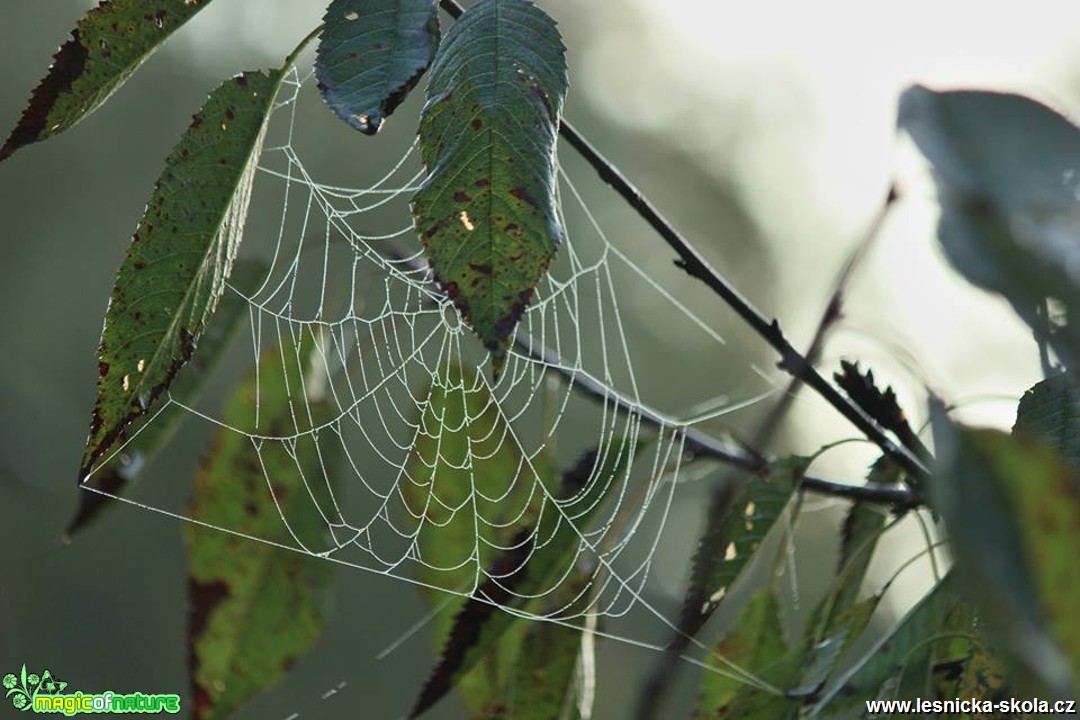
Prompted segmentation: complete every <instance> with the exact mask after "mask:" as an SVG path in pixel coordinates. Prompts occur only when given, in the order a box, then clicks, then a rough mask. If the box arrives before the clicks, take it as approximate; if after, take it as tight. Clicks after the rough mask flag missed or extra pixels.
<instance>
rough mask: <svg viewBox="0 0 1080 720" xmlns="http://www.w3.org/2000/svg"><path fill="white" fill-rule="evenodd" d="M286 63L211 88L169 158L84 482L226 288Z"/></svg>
mask: <svg viewBox="0 0 1080 720" xmlns="http://www.w3.org/2000/svg"><path fill="white" fill-rule="evenodd" d="M282 76H283V71H282V70H274V71H272V72H246V73H243V74H242V75H237V76H236V77H234V78H231V79H229V80H226V81H225V82H224V83H222V84H221V85H220V86H219V87H218V88H217V89H215V90H214V91H213V92H212V93H211V94H210V97H209V98H208V99H207V101H206V104H205V105H204V106H203V108H202V110H201V111H199V113H198V114H197V115H195V117H194V120H193V121H192V124H191V127H189V128H188V130H187V131H186V132H185V133H184V136H183V137H182V138H181V140H180V142H179V143H178V144H177V145H176V147H175V148H173V150H172V152H171V153H170V154H169V157H168V158H167V159H166V161H165V170H164V172H163V173H162V174H161V177H160V178H159V179H158V181H157V185H156V187H155V189H154V192H153V195H151V197H150V201H149V203H148V204H147V206H146V211H145V213H144V214H143V217H142V219H141V220H140V221H139V226H138V228H137V229H136V230H135V235H134V236H133V237H132V240H131V245H130V247H129V249H128V253H127V256H126V257H125V258H124V262H123V264H122V265H121V266H120V271H119V273H118V275H117V279H116V284H115V286H114V287H113V291H112V297H111V298H110V301H109V308H108V310H107V311H106V314H105V328H104V330H103V331H102V334H101V344H100V346H99V347H98V392H97V400H96V401H95V405H94V412H93V416H92V418H91V422H90V433H89V437H88V438H87V442H86V450H85V451H84V453H83V458H82V465H81V467H80V471H79V479H80V480H82V479H84V478H85V477H87V476H88V475H89V474H90V472H91V471H92V470H93V469H94V466H95V464H96V463H97V462H98V461H99V460H101V459H102V457H103V456H104V455H105V454H106V453H107V452H109V451H110V450H111V449H112V448H113V447H114V446H115V445H116V443H117V441H119V440H121V439H123V438H124V437H125V434H126V433H127V430H128V428H129V426H130V425H131V423H132V421H134V420H136V419H137V418H139V417H140V416H143V415H145V414H146V413H147V412H148V411H149V410H150V409H151V407H153V405H154V403H155V401H156V400H158V398H160V397H161V395H162V394H163V393H164V392H165V391H166V390H167V389H168V388H169V386H170V385H171V384H172V382H173V380H174V379H175V377H176V375H177V373H178V372H179V371H180V368H182V367H183V366H184V365H185V364H186V363H187V362H188V360H189V359H190V358H191V354H192V353H193V352H194V350H195V346H196V344H197V343H198V342H199V339H200V337H201V336H202V334H203V331H204V330H205V329H206V325H207V323H208V322H209V321H210V318H211V316H212V315H213V313H214V310H215V308H216V307H217V303H218V299H219V298H220V297H221V295H222V293H223V292H224V290H225V283H226V281H227V280H228V278H229V274H230V272H231V271H232V266H233V262H234V260H235V258H236V253H237V249H238V248H239V245H240V240H241V237H242V234H243V227H244V220H245V218H246V216H247V209H248V201H249V199H250V196H251V185H252V182H253V180H254V175H255V169H256V166H257V164H258V158H259V152H260V149H261V146H262V139H263V136H264V134H265V130H266V123H267V119H268V117H269V115H270V110H271V108H272V107H273V103H274V98H275V96H276V95H277V92H278V89H279V87H280V83H281V79H282Z"/></svg>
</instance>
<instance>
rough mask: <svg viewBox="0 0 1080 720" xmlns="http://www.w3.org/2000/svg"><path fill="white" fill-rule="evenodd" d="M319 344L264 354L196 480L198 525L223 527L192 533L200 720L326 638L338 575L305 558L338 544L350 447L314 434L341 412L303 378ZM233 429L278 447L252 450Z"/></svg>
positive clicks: (193, 527)
mask: <svg viewBox="0 0 1080 720" xmlns="http://www.w3.org/2000/svg"><path fill="white" fill-rule="evenodd" d="M313 346H314V343H312V342H310V340H306V341H305V342H303V343H301V344H300V345H299V346H297V345H294V344H293V343H292V341H289V342H287V343H286V345H285V346H283V347H282V348H280V349H279V348H271V349H270V350H268V351H267V352H266V353H264V354H263V356H262V358H261V360H260V363H259V366H258V374H257V376H256V375H255V374H253V375H251V376H249V377H248V378H247V379H246V380H245V381H244V382H243V384H241V385H240V387H239V388H238V389H237V390H236V392H235V393H234V395H233V396H232V398H231V399H230V400H229V402H228V405H227V406H226V408H225V413H224V416H223V423H224V426H225V427H224V428H223V429H222V430H221V431H220V432H218V434H217V435H216V436H215V438H214V443H213V446H212V448H211V451H210V453H209V456H208V457H207V459H206V461H205V462H204V465H203V467H202V469H201V470H200V472H199V474H198V477H197V478H196V480H195V493H194V498H193V502H192V507H191V518H192V519H193V520H195V521H198V522H201V523H205V524H207V525H210V526H211V527H212V528H223V529H225V530H216V529H211V528H207V527H202V526H200V525H197V524H195V523H186V524H185V525H184V535H185V538H186V541H187V547H188V602H189V603H190V615H189V623H188V643H189V645H188V649H189V657H188V662H189V669H190V672H191V682H192V688H193V690H192V692H193V697H194V704H195V710H194V714H195V717H196V718H198V719H199V720H209V719H210V718H225V717H229V716H231V715H232V713H233V712H235V711H236V709H237V708H239V707H240V706H242V705H243V704H244V703H245V702H246V701H247V700H248V699H250V698H251V696H252V695H254V694H255V693H256V692H258V691H260V690H263V689H265V688H267V687H270V686H271V685H273V684H275V683H276V682H277V681H278V680H280V679H281V677H282V676H283V675H284V673H285V672H286V671H287V670H288V669H289V668H290V667H292V665H293V664H294V663H295V662H296V660H297V659H298V658H299V657H300V656H302V655H303V654H304V653H306V652H307V651H308V650H309V649H310V648H311V646H312V645H313V644H314V643H315V641H316V639H317V638H318V637H319V634H320V633H321V632H322V629H323V619H324V618H323V611H322V608H321V602H320V595H321V594H323V593H325V592H326V591H327V590H328V584H329V581H330V579H331V577H332V569H333V566H332V565H331V564H330V563H328V562H326V561H325V560H322V559H317V558H313V557H310V556H308V555H307V553H319V552H325V551H327V550H329V549H331V548H333V547H334V544H333V539H332V538H331V537H330V529H329V526H328V524H327V520H326V518H327V517H339V515H338V514H337V511H336V505H335V500H334V491H333V488H332V484H333V478H334V475H335V473H334V468H335V467H336V466H337V464H338V460H339V459H340V457H341V450H342V448H341V439H340V438H339V437H338V436H337V435H336V434H334V432H333V431H331V430H322V431H320V430H318V428H319V427H320V426H322V425H324V424H325V423H327V422H329V421H330V420H331V419H333V417H334V415H335V408H334V407H333V406H332V404H331V403H329V402H327V401H326V400H325V399H323V398H320V397H317V396H316V395H315V394H314V393H312V392H310V390H306V389H305V383H304V382H303V381H302V380H301V377H302V375H303V373H304V367H303V366H304V364H305V363H306V362H308V361H309V359H310V357H311V356H312V353H313V352H315V351H313ZM308 380H309V382H307V387H308V388H309V389H310V388H311V387H314V385H315V383H313V382H310V378H308ZM256 403H257V404H258V408H259V410H258V425H257V427H256V426H255V425H254V424H253V420H252V418H253V415H254V414H255V411H254V407H255V405H256ZM298 407H304V408H307V410H308V411H310V414H309V413H308V412H294V408H298ZM232 428H240V429H242V430H246V431H247V432H257V433H258V435H259V436H260V437H263V438H271V439H265V440H261V441H260V442H258V443H253V441H252V437H250V436H249V435H248V434H246V433H245V432H237V431H236V430H234V429H232ZM272 438H286V439H283V440H280V441H279V440H276V439H272ZM226 530H227V531H226ZM243 535H246V536H249V537H243ZM250 538H256V539H258V540H262V541H264V543H267V544H264V543H260V542H255V541H253V540H251V539H250ZM269 543H272V544H269ZM274 545H278V546H279V547H275V546H274ZM284 548H292V549H295V550H297V551H298V552H289V551H287V550H285V549H284Z"/></svg>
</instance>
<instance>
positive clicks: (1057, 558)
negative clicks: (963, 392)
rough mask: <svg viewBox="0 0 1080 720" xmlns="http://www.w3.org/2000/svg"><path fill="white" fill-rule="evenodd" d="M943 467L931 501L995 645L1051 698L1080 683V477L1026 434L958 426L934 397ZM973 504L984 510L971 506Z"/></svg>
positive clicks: (933, 418)
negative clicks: (1079, 613) (1079, 565)
mask: <svg viewBox="0 0 1080 720" xmlns="http://www.w3.org/2000/svg"><path fill="white" fill-rule="evenodd" d="M930 410H931V421H932V425H933V430H934V444H935V445H936V447H937V448H938V467H937V468H936V470H935V474H934V486H933V488H932V490H933V492H932V494H931V500H932V502H933V505H934V507H935V509H936V510H937V511H938V512H939V513H940V514H941V517H942V519H943V520H944V521H945V524H946V527H947V528H948V531H949V539H950V545H951V548H952V551H953V553H954V554H955V556H956V560H957V567H958V568H959V572H960V573H961V574H962V575H963V576H964V578H965V585H964V587H965V589H967V590H968V591H969V594H970V596H971V600H972V602H973V603H975V604H976V606H977V607H979V608H981V610H982V611H983V612H982V617H983V618H984V619H985V620H986V623H987V628H988V629H989V630H990V631H991V635H990V638H991V640H992V641H993V643H994V646H995V647H997V648H1000V649H1001V651H1002V652H1003V653H1005V655H1006V659H1009V660H1011V661H1012V663H1013V666H1014V667H1015V668H1017V669H1018V670H1019V671H1020V672H1018V673H1017V675H1016V677H1017V679H1018V681H1019V682H1024V683H1026V684H1033V685H1034V687H1033V688H1032V689H1033V690H1035V691H1037V692H1040V693H1043V694H1045V695H1051V694H1052V695H1057V696H1061V697H1068V696H1073V697H1075V696H1076V694H1077V691H1078V690H1080V682H1078V680H1077V675H1076V672H1077V668H1080V625H1078V624H1077V623H1076V620H1075V615H1076V608H1077V607H1080V585H1078V584H1077V583H1076V558H1077V557H1080V534H1078V533H1077V528H1080V503H1078V502H1077V500H1078V498H1077V494H1076V488H1077V477H1076V474H1075V473H1074V472H1073V470H1072V468H1071V467H1070V466H1069V464H1068V463H1066V462H1065V460H1064V459H1062V457H1061V456H1060V455H1059V454H1058V453H1057V452H1055V451H1054V450H1053V449H1052V448H1049V447H1047V446H1046V445H1043V444H1042V443H1040V442H1037V441H1035V440H1032V439H1030V438H1028V437H1026V436H1022V435H1014V436H1010V435H1006V434H1005V433H1002V432H1000V431H997V430H984V429H970V428H965V427H961V426H957V425H954V424H953V423H952V422H951V421H950V420H949V418H948V416H947V415H946V413H945V410H944V407H943V406H942V405H941V403H940V402H939V401H936V400H934V401H933V402H932V403H931V408H930ZM972 508H978V512H973V511H972Z"/></svg>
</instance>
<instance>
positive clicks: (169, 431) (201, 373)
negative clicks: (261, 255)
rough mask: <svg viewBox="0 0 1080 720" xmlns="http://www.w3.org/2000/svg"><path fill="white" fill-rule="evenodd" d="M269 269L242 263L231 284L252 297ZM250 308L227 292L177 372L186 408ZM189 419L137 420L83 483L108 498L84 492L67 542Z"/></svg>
mask: <svg viewBox="0 0 1080 720" xmlns="http://www.w3.org/2000/svg"><path fill="white" fill-rule="evenodd" d="M266 270H267V268H266V266H265V265H263V264H262V263H257V262H249V261H243V260H241V261H240V262H238V263H237V264H236V267H235V269H234V270H233V274H232V277H230V278H229V284H230V285H232V286H233V287H234V288H236V289H237V290H238V291H239V292H240V293H244V294H247V293H249V292H251V291H253V290H254V289H255V287H256V285H257V283H258V282H259V281H260V280H261V279H262V278H263V277H265V275H266ZM247 309H248V303H247V301H246V300H245V299H244V298H243V297H242V296H241V295H239V294H237V293H235V292H226V293H225V294H224V295H223V296H222V297H221V304H220V306H219V307H218V310H217V321H216V322H213V323H211V324H210V325H209V326H208V327H207V328H206V332H205V333H204V334H203V338H202V340H201V341H200V342H199V347H198V349H197V350H196V351H195V354H194V356H193V357H192V359H191V362H190V363H188V364H187V365H185V366H184V368H183V369H182V370H181V371H180V372H179V373H178V374H177V376H176V380H175V381H174V382H173V384H172V386H171V387H170V389H169V392H170V394H171V395H173V396H174V397H178V398H181V399H182V400H183V401H184V402H185V403H187V404H190V403H191V402H193V401H194V400H195V399H196V398H198V396H199V395H200V393H201V391H202V388H203V385H204V384H205V383H206V380H207V378H208V377H209V376H210V374H211V373H212V372H213V370H214V368H215V367H216V366H217V364H218V361H219V360H221V358H222V356H223V355H224V354H225V352H226V350H227V349H228V348H229V344H230V341H231V340H232V338H233V336H234V335H235V334H236V332H237V330H239V328H240V325H241V321H242V320H243V319H244V318H246V317H247V313H246V311H247ZM186 417H187V414H186V413H185V412H183V411H181V410H180V409H179V408H177V407H175V406H171V405H170V406H167V407H164V408H162V410H161V412H160V413H154V414H153V415H151V416H149V417H143V418H139V419H138V420H136V421H134V423H133V424H132V426H131V429H130V430H129V431H128V433H127V434H128V435H129V436H130V437H131V440H129V441H128V442H127V443H125V444H124V447H123V449H122V450H121V451H120V452H119V453H117V454H116V455H113V456H112V457H111V458H110V459H109V460H108V461H106V462H105V463H104V464H102V465H101V466H100V467H99V468H98V469H97V470H95V471H94V473H93V474H92V475H91V476H90V477H89V478H88V479H87V480H86V481H84V482H83V488H84V489H86V488H93V489H95V490H100V491H101V493H107V494H105V495H103V494H101V493H98V492H94V491H93V490H88V491H86V492H81V493H79V507H78V510H77V511H76V513H75V517H74V518H72V520H71V522H70V523H69V524H68V527H67V530H65V539H70V538H71V537H72V536H73V535H74V534H75V533H76V532H78V531H79V530H81V529H83V528H84V527H86V526H87V525H88V524H89V523H91V522H93V521H94V519H95V518H97V516H98V514H99V513H100V512H101V511H102V510H104V509H105V508H106V507H108V506H109V505H111V504H113V500H112V498H111V497H110V496H111V495H122V494H124V493H125V492H126V490H127V489H128V488H129V487H130V486H131V485H132V484H134V483H135V482H136V481H137V480H138V478H139V476H140V474H141V473H142V472H143V470H144V469H145V468H146V466H147V465H149V464H150V463H151V462H152V461H153V459H154V458H155V457H156V456H157V453H158V452H159V451H160V450H161V449H162V448H164V447H165V446H166V445H167V444H168V442H169V440H170V439H171V438H172V436H173V433H175V432H176V430H177V429H178V428H179V427H180V425H181V424H182V423H183V421H184V419H185V418H186Z"/></svg>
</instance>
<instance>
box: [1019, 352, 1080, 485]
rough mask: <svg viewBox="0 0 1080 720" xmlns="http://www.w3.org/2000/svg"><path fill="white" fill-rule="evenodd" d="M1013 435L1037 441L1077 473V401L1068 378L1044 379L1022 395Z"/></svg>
mask: <svg viewBox="0 0 1080 720" xmlns="http://www.w3.org/2000/svg"><path fill="white" fill-rule="evenodd" d="M1013 432H1014V433H1016V434H1027V435H1031V436H1034V437H1037V438H1039V439H1040V440H1042V441H1043V442H1045V443H1047V444H1048V445H1050V446H1051V447H1053V448H1055V449H1056V450H1057V451H1058V452H1059V453H1061V454H1062V456H1063V457H1064V458H1065V459H1066V460H1068V461H1069V462H1070V463H1071V464H1072V466H1073V469H1074V470H1077V471H1078V472H1080V398H1078V397H1077V391H1076V387H1075V386H1074V385H1073V383H1072V381H1071V380H1070V379H1069V376H1068V375H1066V374H1064V373H1061V374H1058V375H1053V376H1051V377H1048V378H1046V379H1045V380H1042V381H1040V382H1038V383H1036V384H1035V385H1034V386H1033V387H1032V388H1031V389H1030V390H1028V391H1027V392H1026V393H1024V396H1023V397H1022V398H1020V405H1019V406H1018V407H1017V409H1016V424H1015V425H1014V426H1013ZM1077 493H1078V494H1080V487H1078V488H1077Z"/></svg>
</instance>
